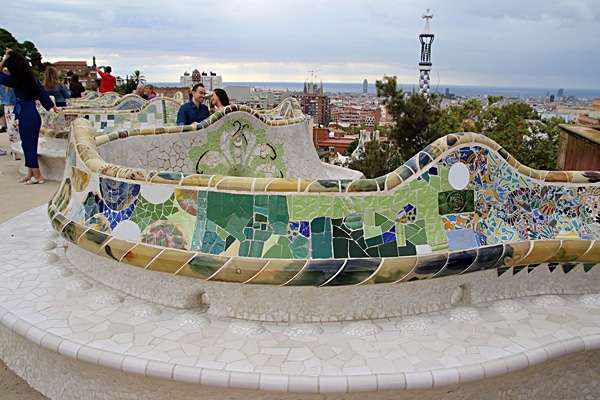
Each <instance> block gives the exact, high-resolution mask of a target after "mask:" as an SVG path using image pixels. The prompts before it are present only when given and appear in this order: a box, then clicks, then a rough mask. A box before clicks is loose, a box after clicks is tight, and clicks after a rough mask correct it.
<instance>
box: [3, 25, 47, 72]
mask: <svg viewBox="0 0 600 400" xmlns="http://www.w3.org/2000/svg"><path fill="white" fill-rule="evenodd" d="M6 48H10V49H12V50H14V51H16V52H18V53H19V54H22V55H24V56H25V57H26V58H27V59H28V60H29V62H31V66H32V67H33V69H34V70H35V71H36V72H41V71H44V69H45V67H44V65H43V64H42V55H41V54H40V52H39V51H38V49H37V48H36V47H35V44H33V42H30V41H29V40H26V41H24V42H23V43H19V42H18V41H17V39H16V38H15V37H14V36H13V35H12V33H10V32H9V31H7V30H6V29H2V28H0V49H2V50H4V49H6Z"/></svg>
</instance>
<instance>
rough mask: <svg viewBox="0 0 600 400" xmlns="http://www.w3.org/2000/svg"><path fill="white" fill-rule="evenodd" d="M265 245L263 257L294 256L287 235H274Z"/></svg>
mask: <svg viewBox="0 0 600 400" xmlns="http://www.w3.org/2000/svg"><path fill="white" fill-rule="evenodd" d="M264 247H265V250H264V252H263V255H262V257H263V258H293V254H292V249H291V248H290V241H289V239H288V238H287V237H285V236H276V235H273V237H272V238H270V239H269V241H268V242H265V244H264Z"/></svg>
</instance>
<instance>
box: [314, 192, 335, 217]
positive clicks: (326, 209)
mask: <svg viewBox="0 0 600 400" xmlns="http://www.w3.org/2000/svg"><path fill="white" fill-rule="evenodd" d="M318 200H319V201H318V206H317V207H318V209H317V215H323V216H325V217H331V216H332V214H333V204H334V199H333V197H332V196H319V198H318Z"/></svg>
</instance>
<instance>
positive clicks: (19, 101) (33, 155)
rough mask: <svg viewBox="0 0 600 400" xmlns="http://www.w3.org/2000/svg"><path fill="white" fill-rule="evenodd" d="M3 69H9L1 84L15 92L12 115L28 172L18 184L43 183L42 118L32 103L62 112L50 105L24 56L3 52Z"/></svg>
mask: <svg viewBox="0 0 600 400" xmlns="http://www.w3.org/2000/svg"><path fill="white" fill-rule="evenodd" d="M4 67H6V68H7V69H8V72H9V73H10V75H8V74H5V73H3V72H0V84H2V85H4V86H8V87H12V88H14V89H15V96H16V102H15V109H14V113H15V118H16V119H17V120H19V133H20V135H21V147H22V148H23V154H24V155H25V166H26V167H27V169H28V173H27V176H26V177H24V178H22V179H20V180H19V182H22V183H25V184H26V185H32V184H36V183H44V177H43V176H42V174H41V172H40V167H39V164H38V159H37V147H38V138H39V136H40V128H41V126H42V118H41V117H40V114H39V113H38V110H37V107H36V103H35V101H36V100H39V101H40V103H41V104H42V106H43V107H44V108H45V109H46V110H48V111H50V110H53V111H55V112H61V110H60V108H58V107H57V106H56V105H55V104H54V103H53V102H52V99H51V98H50V95H49V94H48V91H47V90H46V88H45V87H44V86H43V85H42V84H41V83H40V82H39V81H38V80H37V79H36V78H35V75H34V73H33V68H31V65H30V64H29V61H27V59H26V58H25V57H23V56H22V55H21V54H19V53H17V52H15V51H12V50H11V49H6V51H5V52H4V57H3V58H2V61H0V71H3V70H4Z"/></svg>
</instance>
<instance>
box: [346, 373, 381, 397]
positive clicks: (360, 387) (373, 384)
mask: <svg viewBox="0 0 600 400" xmlns="http://www.w3.org/2000/svg"><path fill="white" fill-rule="evenodd" d="M376 390H377V379H376V377H375V376H374V375H349V376H348V392H350V393H356V392H374V391H376Z"/></svg>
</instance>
